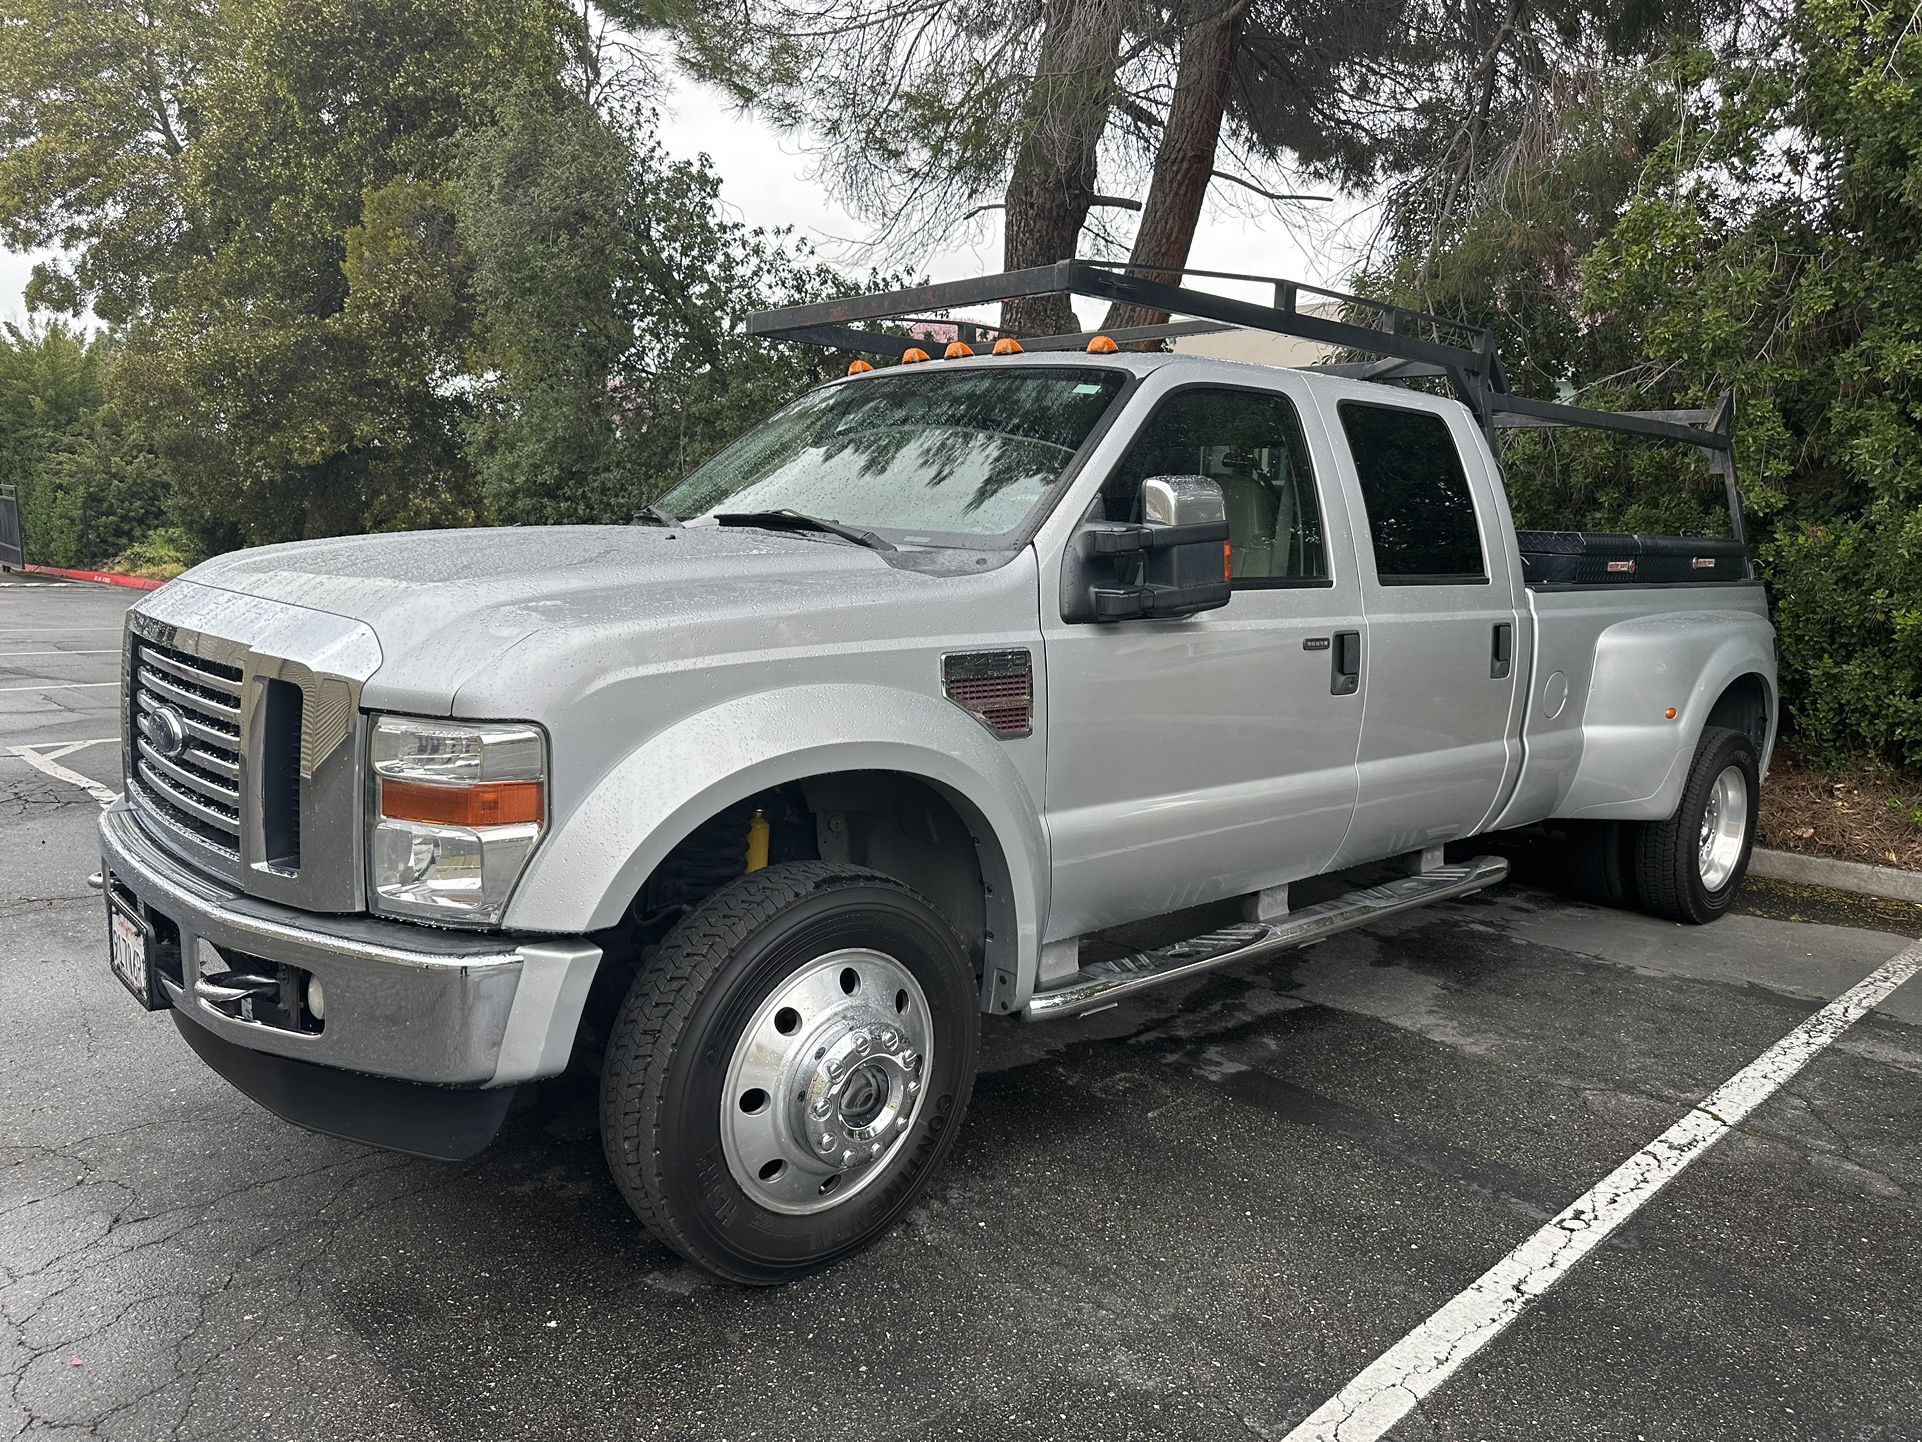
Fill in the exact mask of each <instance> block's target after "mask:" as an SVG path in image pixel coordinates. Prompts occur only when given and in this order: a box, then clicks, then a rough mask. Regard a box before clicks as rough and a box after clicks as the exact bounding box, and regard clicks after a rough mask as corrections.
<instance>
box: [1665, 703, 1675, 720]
mask: <svg viewBox="0 0 1922 1442" xmlns="http://www.w3.org/2000/svg"><path fill="white" fill-rule="evenodd" d="M1662 714H1663V715H1664V716H1666V717H1668V719H1669V720H1671V721H1673V720H1674V719H1675V708H1674V707H1673V706H1671V707H1669V708H1668V710H1666V711H1664V712H1663V713H1662Z"/></svg>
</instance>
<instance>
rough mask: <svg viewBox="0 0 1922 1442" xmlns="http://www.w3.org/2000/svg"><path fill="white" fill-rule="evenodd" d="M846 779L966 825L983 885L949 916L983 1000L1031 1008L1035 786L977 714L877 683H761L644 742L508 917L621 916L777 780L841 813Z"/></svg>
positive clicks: (936, 883)
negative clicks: (854, 728) (892, 785)
mask: <svg viewBox="0 0 1922 1442" xmlns="http://www.w3.org/2000/svg"><path fill="white" fill-rule="evenodd" d="M851 715H852V716H858V717H860V718H861V733H862V734H861V736H860V738H859V739H849V737H848V735H847V732H848V729H849V728H848V724H847V717H849V716H851ZM850 778H859V785H860V786H861V787H862V788H864V789H865V791H866V793H867V794H868V795H869V796H870V797H871V796H872V795H873V794H874V791H875V788H877V787H881V788H885V786H886V784H887V781H888V779H889V778H895V779H896V780H898V781H899V783H901V785H902V786H903V788H904V789H906V788H910V787H912V788H919V790H920V792H921V793H922V794H924V795H925V796H927V797H930V798H933V799H934V800H936V801H938V803H939V804H940V806H942V807H944V808H945V809H946V811H947V813H948V814H949V815H951V816H952V818H953V819H954V821H955V823H956V824H957V825H958V826H959V828H960V829H961V830H962V831H964V832H965V835H966V838H967V841H968V844H969V846H970V847H971V850H972V853H973V858H974V865H975V867H976V868H977V874H978V878H979V883H980V895H979V898H978V901H979V914H978V915H963V916H959V917H951V919H952V920H954V921H955V924H956V925H957V927H959V928H961V929H962V931H963V933H964V935H966V934H968V933H969V932H970V931H971V930H977V929H978V932H979V935H980V937H981V961H982V966H983V1004H984V1006H990V1007H991V1009H993V1010H995V1011H1012V1010H1014V1009H1015V1008H1016V1007H1018V1006H1019V1005H1021V1004H1022V1003H1023V1002H1025V1001H1026V999H1027V997H1026V992H1027V990H1028V989H1029V988H1031V986H1032V983H1033V977H1034V972H1035V964H1036V961H1037V960H1038V957H1039V950H1040V943H1039V934H1040V919H1041V915H1042V913H1043V911H1044V910H1045V906H1046V900H1047V897H1046V885H1047V874H1048V871H1047V852H1046V842H1045V832H1044V830H1043V828H1042V825H1041V820H1040V815H1039V812H1038V810H1037V808H1036V806H1035V804H1034V801H1033V798H1032V796H1031V794H1030V792H1029V789H1028V786H1027V784H1026V782H1025V781H1024V780H1023V778H1022V775H1021V773H1020V770H1019V769H1018V768H1017V767H1016V765H1015V764H1014V761H1013V759H1012V758H1011V756H1010V755H1009V753H1008V751H1007V750H1006V748H1005V744H1004V743H1002V742H1001V741H999V740H997V739H996V738H994V737H993V736H991V735H990V734H989V733H988V731H987V729H986V728H985V727H983V726H982V725H981V724H980V723H979V722H977V721H976V720H974V719H973V718H972V717H970V716H968V715H966V714H965V713H963V712H961V711H959V710H958V709H957V708H955V707H953V706H951V705H949V704H947V703H946V702H944V701H940V700H937V699H935V698H933V697H928V696H922V695H919V694H917V693H911V692H902V691H897V690H893V689H891V688H886V687H871V686H852V687H850V686H835V687H828V686H818V687H801V688H794V689H792V690H785V691H780V692H769V693H762V694H760V695H755V696H750V697H744V698H740V699H738V700H735V701H731V702H727V703H723V704H722V705H720V706H717V707H714V708H712V709H710V710H708V711H704V712H701V713H699V714H697V715H695V716H692V717H688V718H685V719H684V720H682V721H680V722H678V723H676V724H675V725H673V726H670V727H668V728H667V729H666V730H664V731H662V732H660V733H657V734H656V735H654V736H652V737H650V738H649V739H648V740H647V741H645V742H644V743H642V744H641V745H640V746H638V747H636V748H635V749H634V750H633V751H632V752H630V753H629V754H628V755H627V756H625V757H623V758H622V759H621V760H620V761H619V762H617V763H616V764H615V765H614V766H613V767H612V768H611V769H610V770H609V771H608V772H607V773H606V774H605V775H604V776H603V777H602V778H601V779H600V781H599V782H598V783H597V784H596V785H595V786H594V787H593V788H592V790H591V791H590V792H589V794H588V795H587V796H585V797H584V798H582V799H581V801H580V802H579V803H578V804H577V805H576V806H575V807H574V808H573V809H572V811H571V812H569V813H568V814H567V815H566V816H564V817H562V818H561V819H560V820H559V821H558V822H557V824H556V828H555V831H554V834H553V835H551V836H550V837H549V838H548V839H547V841H546V843H545V844H544V845H543V846H542V848H541V850H540V851H539V852H538V853H537V854H536V857H535V860H534V862H533V864H532V865H530V867H529V869H528V873H527V875H526V876H525V877H524V878H523V879H522V882H521V885H520V887H519V888H518V889H517V891H516V894H515V897H514V899H513V902H512V903H511V904H510V906H509V908H508V912H507V916H506V918H505V922H506V925H507V926H508V927H509V928H525V929H529V930H542V931H565V932H575V933H579V932H593V931H600V930H604V929H607V928H610V927H613V926H616V925H617V924H619V923H620V922H621V921H622V919H623V916H624V914H625V913H626V911H627V908H628V906H629V904H630V902H631V901H632V900H633V899H634V898H635V897H636V896H637V895H638V894H639V893H640V890H641V888H642V886H643V885H644V884H645V882H646V881H647V879H648V878H649V877H650V876H651V875H653V874H654V873H655V871H656V869H657V868H658V867H659V866H660V865H661V864H662V863H663V862H664V861H665V860H666V859H667V858H668V857H669V856H670V855H671V854H673V852H674V851H675V849H676V848H677V847H679V846H680V845H681V844H682V843H683V842H685V841H687V840H688V839H689V838H690V837H692V836H693V835H694V834H695V833H696V832H697V831H698V830H699V829H700V828H701V827H702V826H704V825H705V824H707V823H708V822H709V821H711V820H712V819H714V818H716V817H719V816H721V815H723V814H724V813H725V812H727V811H728V810H729V809H730V808H734V807H739V806H741V805H743V804H744V803H747V802H750V801H752V800H753V799H754V798H756V797H761V796H765V795H768V794H770V793H774V792H779V791H782V790H783V789H784V788H787V789H791V788H798V789H800V790H801V791H802V792H803V793H811V795H810V806H811V807H812V808H813V809H814V810H816V811H817V812H822V813H824V814H825V813H826V812H829V811H833V810H835V809H837V807H840V808H843V809H845V803H846V802H847V800H848V797H847V795H846V791H847V787H848V785H849V784H850ZM856 800H859V798H858V797H857V798H856ZM857 809H859V808H857ZM868 809H870V810H872V809H873V808H872V807H869V808H868ZM852 839H853V841H854V842H855V843H856V849H857V850H858V851H860V852H862V854H861V855H854V856H850V858H849V859H852V860H856V861H857V862H858V863H859V864H863V865H869V866H872V867H873V868H874V869H876V870H881V871H885V872H887V873H888V874H891V875H897V879H900V880H903V881H905V882H907V883H908V884H909V885H913V886H916V889H917V890H922V891H923V892H926V893H935V892H940V893H944V894H942V895H931V897H930V899H932V900H935V901H936V902H937V904H941V903H942V902H944V901H945V902H946V908H945V909H954V908H955V906H956V899H957V896H958V895H959V892H958V891H957V888H956V886H955V883H954V880H953V878H951V877H943V876H940V875H930V874H928V873H927V871H926V868H925V867H916V866H914V865H907V866H905V868H902V867H901V864H900V862H899V861H898V860H897V861H896V866H894V867H891V866H890V865H889V864H887V863H888V862H889V860H890V859H893V858H890V857H889V856H887V855H882V856H881V857H880V858H879V860H880V862H881V864H879V865H877V864H876V858H875V857H874V856H873V855H871V854H868V853H870V852H872V851H873V849H874V848H873V847H872V846H869V847H865V848H864V847H861V846H860V845H859V843H860V841H861V839H862V838H861V837H860V835H859V834H858V832H857V833H856V834H855V835H854V836H853V837H852ZM946 839H947V838H945V837H943V840H944V841H945V840H946ZM883 849H884V850H885V848H883ZM899 869H906V870H907V871H908V872H909V873H910V874H907V875H898V870H899Z"/></svg>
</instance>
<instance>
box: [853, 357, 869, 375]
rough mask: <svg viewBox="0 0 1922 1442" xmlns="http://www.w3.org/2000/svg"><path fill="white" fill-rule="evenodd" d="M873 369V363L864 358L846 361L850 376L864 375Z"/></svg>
mask: <svg viewBox="0 0 1922 1442" xmlns="http://www.w3.org/2000/svg"><path fill="white" fill-rule="evenodd" d="M873 369H874V367H873V365H871V364H870V363H869V362H867V361H864V360H851V361H849V362H848V374H849V375H851V376H858V375H864V374H866V373H867V372H868V371H871V370H873Z"/></svg>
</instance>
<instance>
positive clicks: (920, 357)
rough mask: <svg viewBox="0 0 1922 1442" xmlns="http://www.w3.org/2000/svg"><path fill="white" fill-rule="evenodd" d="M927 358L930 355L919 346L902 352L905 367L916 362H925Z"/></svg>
mask: <svg viewBox="0 0 1922 1442" xmlns="http://www.w3.org/2000/svg"><path fill="white" fill-rule="evenodd" d="M927 358H928V353H927V352H926V351H924V350H922V349H921V347H920V346H918V345H911V346H909V347H908V348H907V349H906V350H904V351H902V352H901V364H902V365H904V366H911V365H913V364H914V363H915V362H916V361H924V360H926V359H927Z"/></svg>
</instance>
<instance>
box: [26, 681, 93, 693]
mask: <svg viewBox="0 0 1922 1442" xmlns="http://www.w3.org/2000/svg"><path fill="white" fill-rule="evenodd" d="M119 684H120V683H119V682H118V681H52V682H49V683H48V684H46V685H44V686H0V691H92V690H97V689H98V688H100V687H102V686H118V685H119Z"/></svg>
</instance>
